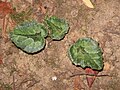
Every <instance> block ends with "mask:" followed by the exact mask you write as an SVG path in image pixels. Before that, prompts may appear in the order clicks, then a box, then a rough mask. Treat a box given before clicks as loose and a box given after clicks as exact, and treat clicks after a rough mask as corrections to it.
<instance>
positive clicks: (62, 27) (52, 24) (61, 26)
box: [46, 16, 69, 40]
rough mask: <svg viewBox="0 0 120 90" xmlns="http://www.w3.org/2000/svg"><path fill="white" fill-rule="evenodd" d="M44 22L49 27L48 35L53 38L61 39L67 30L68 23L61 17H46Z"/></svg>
mask: <svg viewBox="0 0 120 90" xmlns="http://www.w3.org/2000/svg"><path fill="white" fill-rule="evenodd" d="M46 22H47V24H48V28H49V29H50V37H51V38H52V39H54V40H60V39H62V38H63V37H64V36H65V34H66V33H67V32H68V29H69V25H68V23H67V22H66V21H65V20H63V19H59V18H57V17H54V16H52V17H50V18H46Z"/></svg>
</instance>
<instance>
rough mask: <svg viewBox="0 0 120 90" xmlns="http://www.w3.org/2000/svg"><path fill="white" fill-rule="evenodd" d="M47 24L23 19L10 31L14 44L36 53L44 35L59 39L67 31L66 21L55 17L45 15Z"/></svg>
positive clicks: (28, 51) (43, 44) (40, 46)
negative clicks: (23, 20)
mask: <svg viewBox="0 0 120 90" xmlns="http://www.w3.org/2000/svg"><path fill="white" fill-rule="evenodd" d="M43 23H46V24H47V25H46V26H45V24H42V23H38V22H37V21H34V20H33V21H25V22H23V23H21V24H19V25H18V26H16V27H15V28H14V30H13V32H11V33H10V38H11V40H12V41H13V42H14V44H15V45H16V46H17V47H19V48H20V49H22V50H23V51H25V52H27V53H36V52H38V51H40V50H42V49H43V48H44V46H45V37H47V36H48V34H49V35H50V37H51V38H52V39H53V40H61V39H62V38H63V37H64V36H65V34H66V33H67V32H68V29H69V25H68V23H67V22H66V21H65V20H63V19H59V18H57V17H54V16H53V17H47V18H46V19H45V22H43Z"/></svg>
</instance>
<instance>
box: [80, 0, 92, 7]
mask: <svg viewBox="0 0 120 90" xmlns="http://www.w3.org/2000/svg"><path fill="white" fill-rule="evenodd" d="M82 1H83V3H84V4H85V5H86V6H88V7H89V8H94V6H93V4H92V3H91V1H90V0H82Z"/></svg>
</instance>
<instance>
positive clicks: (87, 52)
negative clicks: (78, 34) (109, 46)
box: [69, 38, 103, 70]
mask: <svg viewBox="0 0 120 90" xmlns="http://www.w3.org/2000/svg"><path fill="white" fill-rule="evenodd" d="M69 56H70V59H71V61H72V62H73V63H74V64H75V65H80V66H81V67H82V68H86V67H90V68H92V69H95V70H101V69H102V68H103V60H102V51H101V48H100V47H99V45H98V43H97V42H96V41H95V40H93V39H91V38H82V39H79V40H78V41H77V42H76V43H74V44H73V45H72V46H71V47H70V48H69Z"/></svg>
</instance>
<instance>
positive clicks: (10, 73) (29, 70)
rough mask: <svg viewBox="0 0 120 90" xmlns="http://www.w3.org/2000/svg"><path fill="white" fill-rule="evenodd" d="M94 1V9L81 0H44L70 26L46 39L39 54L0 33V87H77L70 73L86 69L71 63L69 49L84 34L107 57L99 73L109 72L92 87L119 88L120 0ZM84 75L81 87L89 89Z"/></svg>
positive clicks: (51, 12)
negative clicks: (57, 37)
mask: <svg viewBox="0 0 120 90" xmlns="http://www.w3.org/2000/svg"><path fill="white" fill-rule="evenodd" d="M17 1H29V0H17ZM92 1H93V3H94V5H95V8H94V9H90V8H88V7H87V6H85V5H84V4H83V3H82V2H81V1H80V0H42V1H41V2H42V4H43V6H45V7H47V14H48V15H55V16H57V17H59V18H64V19H65V20H67V21H68V23H69V25H70V30H69V32H68V34H66V36H65V38H64V39H63V40H61V41H52V42H50V40H49V39H47V40H46V42H47V45H46V47H45V49H44V50H42V51H41V52H39V53H37V54H34V55H29V54H27V53H25V52H23V51H21V50H20V49H18V48H17V47H15V45H14V44H13V43H12V42H11V41H10V40H8V41H7V42H4V41H2V38H1V36H0V45H1V48H0V49H1V50H0V54H1V56H2V57H3V64H1V65H0V86H1V89H0V90H74V79H75V77H70V76H71V75H73V74H76V73H84V70H83V69H82V68H80V67H76V66H74V65H73V64H72V63H71V61H70V59H69V57H68V53H67V51H68V48H69V46H70V45H72V44H73V43H74V42H75V41H77V40H78V39H79V38H82V37H92V38H93V39H95V40H97V41H98V42H99V44H100V47H101V48H102V49H103V57H104V69H103V70H102V71H101V72H100V73H99V74H100V75H101V74H102V75H109V76H102V77H97V78H96V80H95V82H94V83H93V85H92V87H91V89H90V90H120V44H119V43H120V0H92ZM14 5H16V6H17V5H19V4H16V3H15V4H14ZM22 5H23V6H24V5H26V3H22ZM0 24H2V23H0ZM0 26H2V25H0ZM0 35H1V30H0ZM85 77H86V76H85V75H82V76H80V79H81V80H80V85H81V87H80V88H81V89H80V90H89V87H88V85H87V81H86V78H85Z"/></svg>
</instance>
